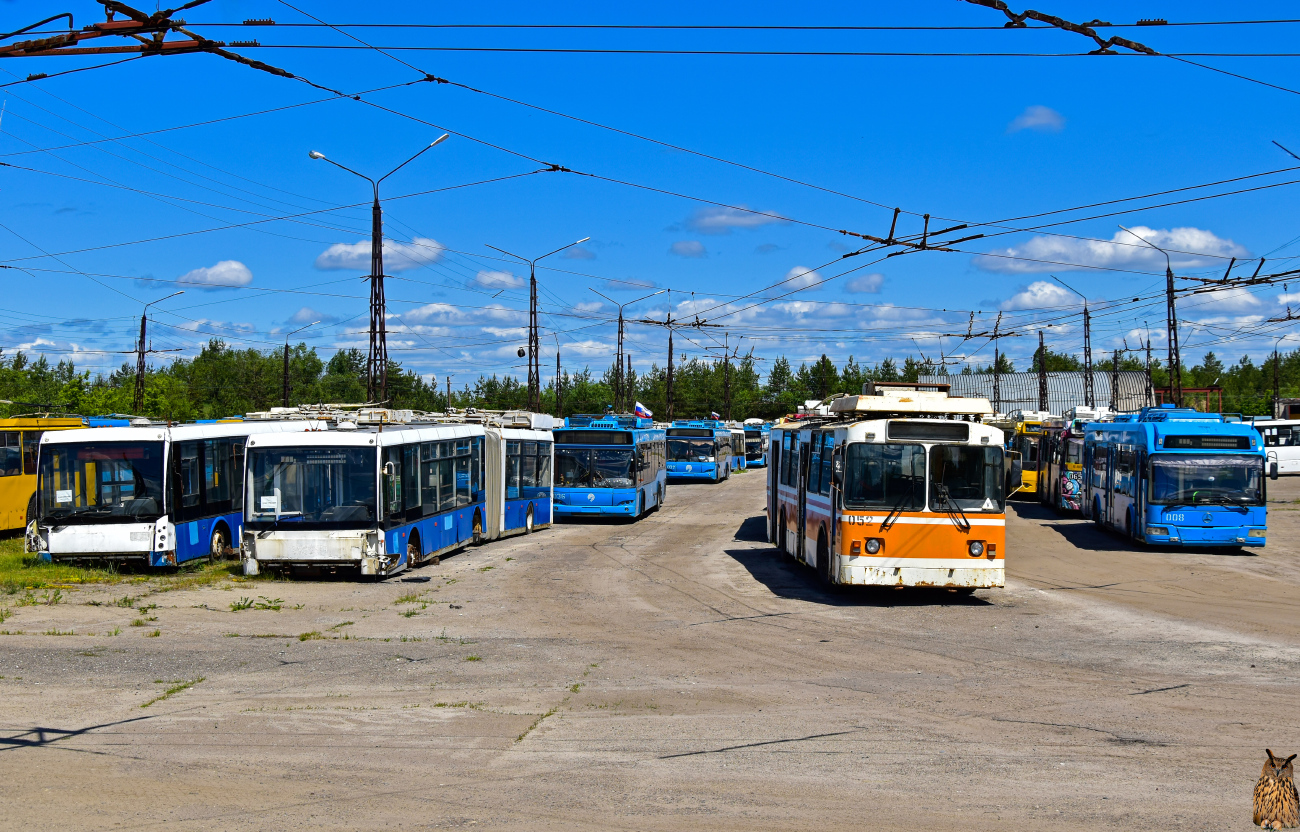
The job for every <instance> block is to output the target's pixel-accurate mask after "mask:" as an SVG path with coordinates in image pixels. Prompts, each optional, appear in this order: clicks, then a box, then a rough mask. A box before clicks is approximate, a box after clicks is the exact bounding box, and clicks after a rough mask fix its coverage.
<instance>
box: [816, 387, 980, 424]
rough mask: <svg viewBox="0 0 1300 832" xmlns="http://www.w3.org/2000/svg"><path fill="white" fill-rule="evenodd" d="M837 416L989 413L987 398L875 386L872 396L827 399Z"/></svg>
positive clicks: (972, 414) (883, 416)
mask: <svg viewBox="0 0 1300 832" xmlns="http://www.w3.org/2000/svg"><path fill="white" fill-rule="evenodd" d="M830 411H831V413H832V414H834V415H837V416H863V417H872V418H885V417H887V416H903V417H906V416H992V415H993V407H992V405H990V404H989V400H988V399H977V398H963V397H960V396H949V395H948V394H947V393H946V392H941V391H934V390H906V389H890V388H878V389H877V395H874V396H867V395H863V396H840V397H839V398H837V399H833V400H832V401H831V407H830Z"/></svg>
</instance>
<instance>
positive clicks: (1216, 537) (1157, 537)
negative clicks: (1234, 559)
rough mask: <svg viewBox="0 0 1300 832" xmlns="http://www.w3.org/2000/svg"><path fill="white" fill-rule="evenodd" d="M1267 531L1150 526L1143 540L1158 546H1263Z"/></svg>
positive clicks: (1212, 527)
mask: <svg viewBox="0 0 1300 832" xmlns="http://www.w3.org/2000/svg"><path fill="white" fill-rule="evenodd" d="M1266 535H1267V530H1265V529H1262V528H1258V527H1250V526H1236V527H1234V526H1174V525H1169V524H1168V523H1162V524H1160V525H1155V524H1154V523H1153V524H1149V525H1148V526H1147V527H1146V529H1145V530H1144V534H1143V539H1144V540H1145V541H1146V542H1147V543H1150V544H1153V545H1157V546H1191V547H1200V546H1263V545H1264V544H1265V543H1266V542H1267V536H1266Z"/></svg>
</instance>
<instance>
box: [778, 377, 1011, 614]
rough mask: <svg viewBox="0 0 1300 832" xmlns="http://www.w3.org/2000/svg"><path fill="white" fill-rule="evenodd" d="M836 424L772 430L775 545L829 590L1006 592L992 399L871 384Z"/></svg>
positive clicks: (838, 409)
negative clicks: (883, 588)
mask: <svg viewBox="0 0 1300 832" xmlns="http://www.w3.org/2000/svg"><path fill="white" fill-rule="evenodd" d="M865 391H866V392H865V394H864V395H861V396H841V397H839V398H836V399H834V400H832V402H831V405H830V413H831V415H830V416H829V417H821V418H817V419H810V420H808V421H805V422H794V423H789V422H787V423H784V424H778V425H776V426H774V427H773V428H772V439H771V445H770V456H769V458H770V460H771V465H770V467H769V468H768V481H767V511H768V533H769V535H770V540H771V541H772V542H773V543H775V544H776V546H777V547H778V548H779V549H780V550H781V551H783V552H785V553H786V554H788V555H790V556H791V557H794V558H795V559H796V560H799V561H801V562H802V563H805V564H807V565H808V566H812V567H814V568H815V569H817V571H818V574H819V576H820V578H821V580H822V581H823V582H824V583H827V584H867V585H877V586H896V587H951V588H955V589H962V590H974V589H978V588H982V587H1000V586H1003V585H1004V583H1005V580H1004V575H1005V571H1004V568H1003V567H1004V563H1005V558H1006V497H1007V491H1008V490H1009V489H1010V488H1012V487H1014V486H1018V485H1019V483H1018V482H1016V481H1014V479H1013V477H1014V475H1012V476H1008V474H1007V473H1006V472H1007V466H1006V464H1005V458H1004V457H1005V455H1006V451H1005V449H1004V447H1003V441H1004V438H1003V433H1002V431H1001V430H999V429H998V428H995V427H993V426H991V425H987V424H983V423H982V422H981V420H982V419H984V418H988V417H990V416H992V415H993V411H992V408H991V407H990V406H989V402H988V400H987V399H978V398H957V397H950V396H949V395H948V385H947V384H941V383H940V384H924V383H903V382H899V383H888V382H869V383H868V384H867V385H866V388H865Z"/></svg>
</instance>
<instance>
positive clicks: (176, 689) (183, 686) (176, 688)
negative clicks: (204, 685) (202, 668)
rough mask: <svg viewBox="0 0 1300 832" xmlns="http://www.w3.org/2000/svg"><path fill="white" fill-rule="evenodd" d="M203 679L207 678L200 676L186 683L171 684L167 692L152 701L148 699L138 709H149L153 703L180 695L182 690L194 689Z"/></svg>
mask: <svg viewBox="0 0 1300 832" xmlns="http://www.w3.org/2000/svg"><path fill="white" fill-rule="evenodd" d="M205 678H207V677H205V676H200V677H199V678H197V679H191V680H190V681H188V682H177V683H175V684H173V685H172V686H171V687H169V688H167V690H165V691H163V692H162V693H161V694H160V695H158V696H155V697H154V698H153V699H150V700H149V701H148V702H146V703H144V704H143V705H141V706H140V707H141V708H147V707H149V706H150V705H152V704H154V703H155V702H161V701H163V700H164V699H168V698H170V697H172V696H175V695H176V694H178V693H180V692H181V691H183V690H188V689H190V688H192V687H194V686H195V685H197V684H198V683H199V682H202V681H203V680H204V679H205ZM154 684H159V685H161V684H166V682H155V683H154Z"/></svg>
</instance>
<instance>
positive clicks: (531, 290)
mask: <svg viewBox="0 0 1300 832" xmlns="http://www.w3.org/2000/svg"><path fill="white" fill-rule="evenodd" d="M590 239H591V238H590V237H583V238H582V239H581V240H578V241H576V242H572V243H569V244H568V245H563V246H560V247H559V248H557V249H556V250H555V251H548V252H546V253H545V254H543V255H542V256H541V257H534V258H533V259H532V260H529V259H528V258H527V257H524V256H522V255H519V254H515V253H514V252H513V251H506V250H505V249H503V248H497V247H496V246H494V245H488V244H486V243H484V245H487V247H488V248H490V249H492V250H493V251H499V252H501V253H502V254H505V255H508V256H510V257H513V258H515V259H516V260H518V261H520V262H521V263H527V264H528V409H529V410H531V411H532V412H533V413H538V412H540V411H541V409H542V365H541V357H540V356H539V355H538V352H539V351H540V347H539V346H538V336H537V264H538V263H539V262H540V261H542V260H545V259H546V258H547V257H550V256H551V255H552V254H559V253H560V252H562V251H564V250H565V249H566V248H573V247H574V246H576V245H580V244H582V243H585V242H587V241H588V240H590Z"/></svg>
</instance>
